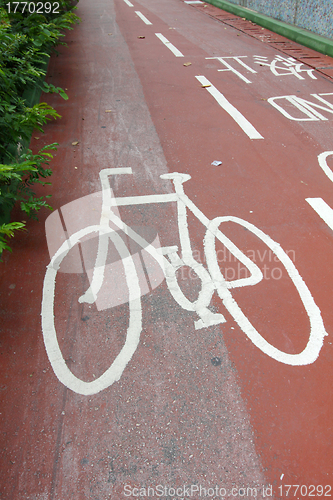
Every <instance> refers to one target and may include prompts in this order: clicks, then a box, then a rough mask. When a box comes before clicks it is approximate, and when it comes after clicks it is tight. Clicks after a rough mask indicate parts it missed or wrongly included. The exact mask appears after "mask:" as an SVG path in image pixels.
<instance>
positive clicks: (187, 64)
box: [183, 62, 192, 66]
mask: <svg viewBox="0 0 333 500" xmlns="http://www.w3.org/2000/svg"><path fill="white" fill-rule="evenodd" d="M191 64H192V63H190V62H187V63H184V64H183V66H191Z"/></svg>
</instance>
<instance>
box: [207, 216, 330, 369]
mask: <svg viewBox="0 0 333 500" xmlns="http://www.w3.org/2000/svg"><path fill="white" fill-rule="evenodd" d="M332 212H333V211H332ZM223 222H235V223H236V224H240V225H241V226H244V227H245V228H246V229H248V230H249V231H251V232H252V233H253V234H255V235H256V236H257V237H258V238H259V239H261V240H262V241H263V242H264V243H265V244H266V245H267V246H268V247H269V248H270V249H271V251H272V252H273V253H274V254H275V255H276V256H277V258H278V259H279V261H280V262H281V263H282V265H283V266H284V268H285V269H286V271H287V273H288V275H289V277H290V278H291V280H292V281H293V283H294V285H295V287H296V290H297V292H298V294H299V297H300V299H301V301H302V303H303V305H304V308H305V310H306V312H307V315H308V317H309V320H310V335H309V340H308V343H307V345H306V346H305V348H304V349H303V351H302V352H300V353H299V354H289V353H286V352H284V351H280V349H277V348H276V347H274V346H273V345H271V344H270V343H269V342H267V340H266V339H265V338H264V337H263V336H262V335H261V334H260V333H259V332H258V331H257V330H256V329H255V328H254V326H253V325H252V324H251V322H250V321H249V320H248V318H247V317H246V316H245V314H244V313H243V311H242V310H241V308H240V307H239V305H238V304H237V302H236V301H235V299H234V298H233V297H232V295H231V293H230V291H229V290H228V286H227V282H226V281H225V279H224V277H223V276H222V274H221V271H220V268H219V265H218V261H217V258H216V250H215V240H216V238H218V227H219V226H220V224H221V223H223ZM218 239H219V238H218ZM204 248H205V255H206V259H207V265H208V269H209V272H210V275H211V276H212V278H213V279H214V283H215V286H216V289H217V293H218V295H219V297H220V298H221V300H222V302H223V304H224V306H225V307H226V308H227V309H228V311H229V313H230V314H231V315H232V316H233V317H234V319H235V321H236V322H237V323H238V325H239V327H240V328H241V329H242V330H243V332H244V333H245V334H246V335H247V336H248V337H249V339H250V340H251V341H252V342H253V344H254V345H255V346H257V347H258V349H260V350H261V351H262V352H264V353H265V354H267V355H268V356H270V357H271V358H273V359H275V360H276V361H279V362H280V363H284V364H286V365H291V366H301V365H308V364H311V363H313V362H314V361H316V359H317V358H318V356H319V352H320V350H321V348H322V346H323V342H324V337H325V335H327V333H326V331H325V327H324V324H323V320H322V317H321V313H320V309H319V307H318V306H317V305H316V303H315V301H314V300H313V297H312V295H311V292H310V290H309V289H308V287H307V286H306V284H305V283H304V281H303V279H302V277H301V275H300V274H299V272H298V271H297V269H296V267H295V265H294V263H293V262H292V260H291V259H290V258H289V257H288V255H287V254H286V252H285V251H284V250H283V249H282V248H281V246H280V245H279V244H278V243H277V242H275V241H274V240H272V239H271V238H270V237H269V236H268V235H267V234H265V233H264V232H263V231H261V230H260V229H258V228H257V227H256V226H254V225H253V224H251V223H250V222H247V221H245V220H242V219H239V218H238V217H216V218H215V219H213V220H212V221H211V222H210V223H209V225H208V228H207V232H206V236H205V239H204Z"/></svg>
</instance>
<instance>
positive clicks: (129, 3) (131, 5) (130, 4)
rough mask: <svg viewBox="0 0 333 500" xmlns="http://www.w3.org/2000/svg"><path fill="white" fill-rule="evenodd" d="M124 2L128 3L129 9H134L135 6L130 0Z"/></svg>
mask: <svg viewBox="0 0 333 500" xmlns="http://www.w3.org/2000/svg"><path fill="white" fill-rule="evenodd" d="M124 2H125V3H127V5H128V6H129V7H134V5H133V4H132V3H131V2H130V1H129V0H124Z"/></svg>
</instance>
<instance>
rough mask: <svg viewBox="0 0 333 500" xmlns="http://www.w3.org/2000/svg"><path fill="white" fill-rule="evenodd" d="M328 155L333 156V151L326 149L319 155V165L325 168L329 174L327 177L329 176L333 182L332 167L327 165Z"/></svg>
mask: <svg viewBox="0 0 333 500" xmlns="http://www.w3.org/2000/svg"><path fill="white" fill-rule="evenodd" d="M328 156H333V151H325V152H324V153H321V154H320V155H318V161H319V165H320V166H321V168H322V169H323V170H324V172H325V174H326V175H327V177H328V178H329V180H330V181H332V182H333V172H332V170H331V169H330V167H329V166H328V165H327V162H326V158H327V157H328Z"/></svg>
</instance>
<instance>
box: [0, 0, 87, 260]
mask: <svg viewBox="0 0 333 500" xmlns="http://www.w3.org/2000/svg"><path fill="white" fill-rule="evenodd" d="M56 3H58V4H59V7H58V9H54V10H57V12H55V13H53V12H52V9H51V12H48V11H49V6H50V5H51V6H54V5H55V4H56ZM75 3H76V2H75ZM28 9H29V10H30V11H32V12H29V10H28ZM74 9H76V7H75V5H74V4H73V2H70V1H69V0H60V1H59V2H47V1H45V0H42V1H37V0H33V1H29V2H5V1H4V0H0V253H1V252H2V250H4V249H5V248H6V249H8V250H10V247H9V245H8V239H9V238H10V237H12V236H13V235H14V233H15V231H16V230H19V229H23V228H24V226H25V221H24V220H19V221H11V222H9V219H10V213H11V210H12V208H13V207H14V205H15V204H16V203H19V204H20V208H21V210H22V218H23V217H25V215H27V216H29V217H32V218H36V215H37V212H38V210H40V209H41V208H42V207H45V206H46V207H48V208H51V207H50V206H49V204H48V203H47V196H45V197H41V198H37V197H36V195H35V193H34V190H33V187H34V185H35V184H43V185H45V184H49V183H47V182H46V180H45V179H46V178H47V177H49V176H50V175H51V173H52V172H51V170H50V169H49V168H47V166H48V164H49V161H50V160H51V158H52V153H51V151H52V150H55V149H56V146H57V144H50V145H49V146H45V147H44V148H42V149H41V150H40V151H39V152H38V153H37V154H32V151H31V150H27V147H28V145H29V142H30V138H31V133H32V131H33V129H34V128H35V129H38V130H39V131H41V132H42V131H43V126H44V124H45V123H46V122H47V121H48V120H51V119H56V118H59V117H60V115H59V114H58V113H57V112H56V110H55V109H54V108H52V107H51V106H49V105H48V104H46V103H43V102H42V103H39V102H38V101H39V96H40V94H41V92H42V91H43V92H57V93H59V94H60V95H61V96H62V97H63V98H64V99H67V98H68V97H67V95H66V94H65V92H64V91H63V89H61V88H59V87H58V88H56V87H55V86H54V85H52V84H47V83H46V82H44V77H45V74H46V68H47V62H48V58H49V55H50V54H51V52H52V51H54V50H55V47H56V46H57V45H58V44H59V43H63V42H61V38H62V37H63V36H64V34H63V31H64V30H65V29H71V28H72V26H73V24H75V23H77V22H78V21H79V18H78V17H77V16H76V15H75V13H74V12H73V10H74ZM36 10H39V11H40V13H37V12H33V11H36ZM41 12H42V13H41ZM36 89H37V92H36Z"/></svg>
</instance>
